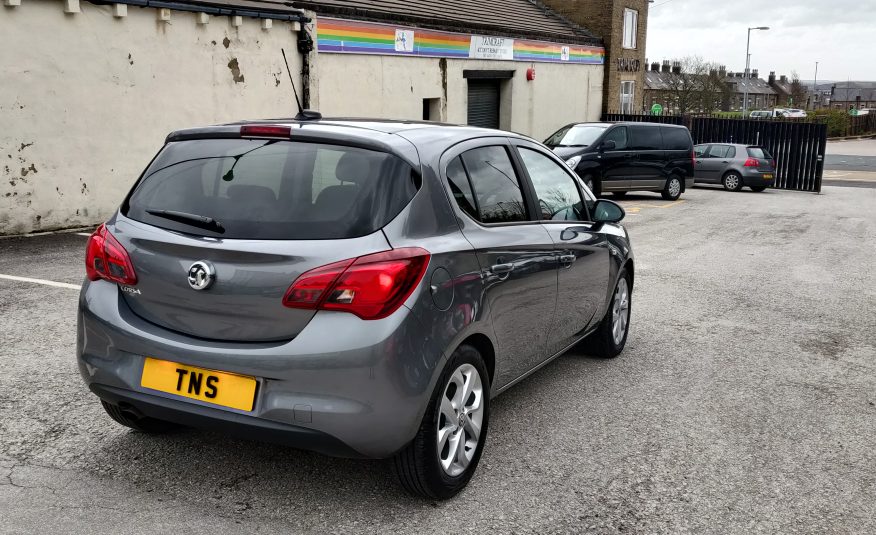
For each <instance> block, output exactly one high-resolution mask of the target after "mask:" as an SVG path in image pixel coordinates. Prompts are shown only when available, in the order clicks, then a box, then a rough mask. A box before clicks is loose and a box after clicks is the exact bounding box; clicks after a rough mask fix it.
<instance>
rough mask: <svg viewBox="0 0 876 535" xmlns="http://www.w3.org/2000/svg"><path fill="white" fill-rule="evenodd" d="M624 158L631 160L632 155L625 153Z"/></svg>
mask: <svg viewBox="0 0 876 535" xmlns="http://www.w3.org/2000/svg"><path fill="white" fill-rule="evenodd" d="M624 158H626V159H627V160H631V159H632V158H633V155H632V154H629V153H627V154H624Z"/></svg>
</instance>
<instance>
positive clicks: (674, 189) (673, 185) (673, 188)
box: [669, 178, 681, 197]
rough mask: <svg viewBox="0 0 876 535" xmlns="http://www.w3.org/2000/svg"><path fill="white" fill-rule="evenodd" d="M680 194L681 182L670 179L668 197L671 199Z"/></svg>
mask: <svg viewBox="0 0 876 535" xmlns="http://www.w3.org/2000/svg"><path fill="white" fill-rule="evenodd" d="M680 194H681V181H680V180H678V179H677V178H671V179H670V180H669V195H670V196H671V197H678V196H679V195H680Z"/></svg>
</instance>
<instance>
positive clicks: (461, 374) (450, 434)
mask: <svg viewBox="0 0 876 535" xmlns="http://www.w3.org/2000/svg"><path fill="white" fill-rule="evenodd" d="M439 411H440V412H439V414H438V433H437V441H438V444H437V445H438V448H437V450H438V462H439V463H440V464H441V468H442V469H444V472H445V473H446V474H447V475H449V476H451V477H456V476H458V475H460V474H462V473H463V472H465V470H466V468H468V465H469V464H470V463H471V461H472V459H473V458H474V455H475V452H476V451H477V448H478V445H479V443H480V437H481V426H482V424H483V421H484V387H483V383H482V382H481V376H480V374H479V373H478V370H477V368H475V367H474V366H472V365H471V364H468V363H466V364H463V365H461V366H460V367H458V368H456V370H455V371H454V372H453V373H452V374H451V375H450V379H449V380H448V381H447V384H446V385H445V386H444V390H443V392H442V394H441V404H440V408H439Z"/></svg>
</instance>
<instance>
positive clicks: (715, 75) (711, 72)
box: [709, 69, 718, 78]
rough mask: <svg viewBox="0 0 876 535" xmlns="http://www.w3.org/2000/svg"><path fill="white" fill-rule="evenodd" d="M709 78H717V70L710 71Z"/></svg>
mask: <svg viewBox="0 0 876 535" xmlns="http://www.w3.org/2000/svg"><path fill="white" fill-rule="evenodd" d="M709 76H711V77H712V78H715V77H717V76H718V69H710V70H709Z"/></svg>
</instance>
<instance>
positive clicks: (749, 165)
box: [694, 143, 776, 192]
mask: <svg viewBox="0 0 876 535" xmlns="http://www.w3.org/2000/svg"><path fill="white" fill-rule="evenodd" d="M694 155H695V156H696V162H695V163H696V164H695V166H694V182H696V183H698V184H722V185H723V186H724V189H726V190H728V191H739V190H741V189H742V187H743V186H748V187H749V188H751V190H752V191H758V192H759V191H763V190H765V189H767V188H768V187H769V186H772V185H773V183H774V182H775V180H776V161H775V160H774V159H773V157H772V155H770V153H769V151H767V150H766V149H765V148H763V147H758V146H754V145H739V144H731V143H705V144H702V145H697V146H695V147H694Z"/></svg>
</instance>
